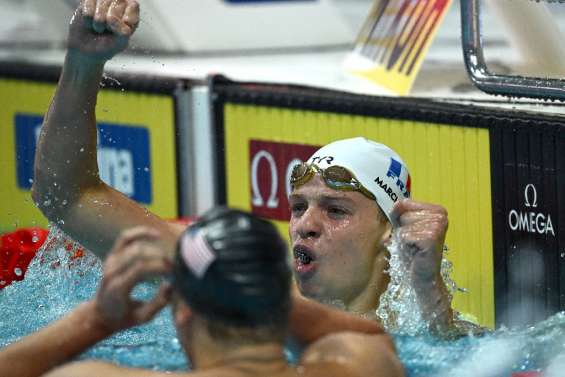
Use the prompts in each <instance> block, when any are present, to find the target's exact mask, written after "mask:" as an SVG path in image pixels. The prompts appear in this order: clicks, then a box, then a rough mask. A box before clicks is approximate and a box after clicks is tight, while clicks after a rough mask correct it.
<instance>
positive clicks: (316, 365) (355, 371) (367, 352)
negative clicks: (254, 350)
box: [300, 332, 404, 377]
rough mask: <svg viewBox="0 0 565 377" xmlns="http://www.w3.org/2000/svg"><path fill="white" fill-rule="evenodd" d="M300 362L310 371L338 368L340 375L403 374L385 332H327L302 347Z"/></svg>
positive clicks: (391, 376) (389, 376) (391, 375)
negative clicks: (376, 333) (303, 349)
mask: <svg viewBox="0 0 565 377" xmlns="http://www.w3.org/2000/svg"><path fill="white" fill-rule="evenodd" d="M300 365H301V366H302V367H304V368H306V369H309V370H310V371H311V373H314V372H315V370H318V369H323V370H335V368H340V369H342V373H341V374H340V375H341V376H375V377H376V376H388V377H393V376H403V375H404V372H403V368H402V365H401V364H400V361H399V360H398V358H397V356H396V351H395V348H394V344H393V343H392V340H391V338H390V337H389V336H388V335H385V334H379V335H369V334H361V333H357V332H342V333H337V334H332V335H328V336H326V337H323V338H322V339H320V340H318V341H317V342H315V343H314V344H312V345H311V346H310V347H308V348H307V349H306V350H305V352H304V354H303V356H302V358H301V360H300ZM326 368H333V369H326ZM308 375H310V374H308ZM330 375H331V374H330ZM312 376H317V374H312Z"/></svg>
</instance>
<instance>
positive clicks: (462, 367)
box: [0, 227, 565, 377]
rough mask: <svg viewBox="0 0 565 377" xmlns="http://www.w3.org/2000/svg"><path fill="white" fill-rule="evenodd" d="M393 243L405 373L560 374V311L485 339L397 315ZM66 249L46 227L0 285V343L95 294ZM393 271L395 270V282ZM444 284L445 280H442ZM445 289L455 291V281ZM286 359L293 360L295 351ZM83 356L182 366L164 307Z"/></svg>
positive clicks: (86, 259)
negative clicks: (23, 269)
mask: <svg viewBox="0 0 565 377" xmlns="http://www.w3.org/2000/svg"><path fill="white" fill-rule="evenodd" d="M73 247H74V246H73ZM395 247H396V248H397V247H398V245H395V244H394V242H393V245H392V246H391V249H392V250H391V268H390V274H391V286H393V287H392V289H391V290H390V292H387V293H386V295H388V298H387V297H385V300H382V301H381V306H383V305H385V304H388V305H389V308H391V309H390V310H391V311H388V312H387V313H392V314H391V316H390V317H384V316H383V317H381V318H388V320H390V321H391V323H392V324H397V326H398V327H397V328H398V329H399V331H396V335H394V339H395V342H396V346H397V350H398V354H399V357H400V359H401V361H402V363H403V364H404V366H405V368H406V374H407V376H408V377H467V376H469V377H471V376H473V377H509V376H510V375H511V372H512V371H516V372H519V371H532V370H540V369H545V370H546V373H545V375H544V377H558V376H559V377H560V376H563V367H565V313H559V314H557V315H555V316H553V317H551V318H549V319H548V320H546V321H544V322H540V323H538V324H537V325H535V326H532V327H529V328H527V329H521V330H518V329H516V330H508V329H502V330H498V331H496V332H493V333H491V334H488V335H485V336H483V337H464V338H461V339H458V340H455V341H445V340H438V339H436V338H433V337H431V336H429V335H427V334H425V332H424V331H422V326H423V325H422V321H421V315H420V317H418V318H420V322H418V321H416V320H414V319H406V320H404V319H402V318H401V315H407V316H408V317H410V316H412V315H413V313H414V310H415V309H417V306H416V302H415V296H414V292H412V293H406V292H405V291H403V289H408V287H407V282H406V281H405V279H406V275H407V274H406V273H403V271H405V270H402V269H401V268H403V267H402V266H403V264H402V263H405V261H402V260H399V259H394V258H398V253H397V252H396V251H397V250H398V249H394V248H395ZM68 249H69V245H68V241H66V238H65V236H64V234H63V233H61V232H60V231H58V230H57V229H56V228H54V227H53V228H51V232H50V235H49V238H48V240H47V241H46V242H45V246H44V248H42V249H41V250H40V251H39V252H38V255H37V257H36V258H35V259H34V260H33V262H32V263H31V264H30V266H29V268H28V271H27V273H26V278H25V279H24V280H23V281H21V282H16V283H14V284H12V285H11V286H9V287H6V288H5V289H3V290H1V291H0V347H4V346H6V345H7V344H9V343H12V342H14V341H15V340H17V339H19V338H20V337H22V336H25V335H27V334H29V333H32V332H34V331H36V330H38V329H40V328H41V327H43V326H45V325H47V324H48V323H50V322H52V321H54V320H56V319H58V318H60V317H61V316H63V315H64V314H65V313H67V312H68V311H70V310H71V309H72V308H73V307H75V306H76V305H78V304H79V303H81V302H83V301H85V300H88V299H90V298H91V297H92V296H93V294H94V293H95V291H96V287H97V285H98V282H99V280H100V278H101V274H102V266H101V263H100V261H99V259H97V258H96V257H95V256H94V255H92V254H90V253H88V252H86V253H85V255H84V256H83V257H81V258H76V257H74V256H73V253H70V252H69V250H68ZM71 249H72V248H71ZM395 250H396V251H395ZM449 269H450V266H449V264H444V270H445V271H446V272H448V271H449ZM395 274H397V275H395ZM393 276H396V277H395V278H394V279H395V280H394V282H393ZM403 279H404V280H403ZM444 279H445V276H444ZM446 284H447V285H448V286H449V284H450V283H449V282H448V281H446ZM451 287H452V292H454V290H455V289H456V287H455V286H454V285H452V286H451ZM155 292H156V287H155V285H154V284H149V283H143V284H140V285H139V286H138V287H136V290H135V292H134V295H135V296H136V298H138V299H149V298H150V297H152V296H153V295H154V294H155ZM394 297H396V298H399V299H403V300H405V301H404V304H400V303H394V302H393V300H392V298H394ZM399 301H401V300H399ZM392 304H394V305H392ZM390 305H392V306H390ZM402 305H407V307H402ZM379 309H381V308H379ZM398 318H400V319H401V320H400V321H398ZM393 320H395V322H392V321H393ZM402 326H404V327H402ZM402 329H410V330H411V331H412V332H410V331H403V330H402ZM415 334H417V335H415ZM289 357H290V358H292V359H296V358H297V356H296V355H289ZM89 358H95V359H101V360H107V361H110V362H114V363H116V364H119V365H124V366H132V367H142V368H149V369H153V370H169V371H176V370H186V369H187V368H188V363H187V361H186V358H185V356H184V353H183V351H182V348H181V345H180V343H179V341H178V339H177V338H176V333H175V330H174V326H173V323H172V320H171V314H170V310H163V311H162V312H161V313H160V314H159V315H158V316H157V317H156V318H155V319H154V320H153V321H151V322H150V323H148V324H146V325H145V326H141V327H137V328H134V329H130V330H128V331H124V332H121V333H119V334H117V335H115V336H113V337H112V338H110V339H107V340H105V341H103V342H101V343H99V344H97V345H96V346H95V347H93V348H91V349H90V350H88V351H87V352H86V353H84V354H83V355H81V356H80V359H89Z"/></svg>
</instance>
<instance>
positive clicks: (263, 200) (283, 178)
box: [249, 140, 319, 221]
mask: <svg viewBox="0 0 565 377" xmlns="http://www.w3.org/2000/svg"><path fill="white" fill-rule="evenodd" d="M318 148H319V147H318V146H312V145H303V144H291V143H277V142H270V141H260V140H250V141H249V162H250V165H249V173H250V174H249V176H250V179H251V182H250V187H251V196H250V199H251V210H252V212H253V213H255V214H257V215H259V216H262V217H265V218H268V219H272V220H284V221H288V220H289V219H290V210H289V207H288V195H289V194H290V184H289V182H290V175H291V173H292V168H293V167H294V165H296V164H299V163H301V162H304V161H306V160H307V159H308V158H309V157H310V156H311V155H312V154H313V153H314V152H316V150H317V149H318Z"/></svg>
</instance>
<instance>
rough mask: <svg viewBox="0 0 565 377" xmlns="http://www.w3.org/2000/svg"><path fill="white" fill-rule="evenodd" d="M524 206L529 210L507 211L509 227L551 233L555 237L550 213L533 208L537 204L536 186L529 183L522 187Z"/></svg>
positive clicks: (517, 229)
mask: <svg viewBox="0 0 565 377" xmlns="http://www.w3.org/2000/svg"><path fill="white" fill-rule="evenodd" d="M524 206H525V207H526V208H528V209H530V210H527V211H517V210H515V209H512V210H510V212H509V213H508V225H509V226H510V229H512V230H513V231H519V232H526V233H537V234H545V235H548V234H551V235H552V236H553V237H555V229H554V228H553V223H552V221H551V215H550V214H549V213H548V214H544V213H538V212H535V210H533V209H534V208H537V206H538V192H537V189H536V186H534V185H533V184H531V183H529V184H527V185H526V187H525V188H524Z"/></svg>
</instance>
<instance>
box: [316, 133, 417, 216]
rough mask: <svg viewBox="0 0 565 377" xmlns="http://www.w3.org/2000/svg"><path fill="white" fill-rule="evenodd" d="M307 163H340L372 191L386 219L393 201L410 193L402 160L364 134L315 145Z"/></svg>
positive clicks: (326, 166) (406, 170)
mask: <svg viewBox="0 0 565 377" xmlns="http://www.w3.org/2000/svg"><path fill="white" fill-rule="evenodd" d="M308 163H309V164H314V165H317V166H319V167H320V168H322V169H327V168H329V167H330V166H342V167H344V168H346V169H347V170H349V171H350V172H351V173H353V174H354V175H355V177H356V178H357V179H358V180H359V182H360V183H361V184H362V185H363V186H364V187H365V188H366V189H367V190H369V191H370V192H372V193H373V195H375V197H376V198H377V204H378V205H379V207H380V208H381V209H382V210H383V212H384V213H385V215H386V217H387V218H388V220H389V221H391V219H390V212H391V210H392V207H393V205H394V203H396V202H397V201H398V200H400V199H402V198H409V197H410V183H411V182H410V174H409V172H408V168H407V167H406V164H404V161H402V159H401V158H400V156H399V155H398V154H397V153H396V152H395V151H393V150H392V149H390V148H389V147H387V146H386V145H383V144H379V143H376V142H374V141H372V140H368V139H366V138H364V137H356V138H352V139H344V140H338V141H334V142H333V143H330V144H328V145H326V146H324V147H322V148H320V149H318V150H317V151H316V152H315V153H314V154H313V155H312V157H310V158H309V159H308ZM391 222H392V221H391Z"/></svg>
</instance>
